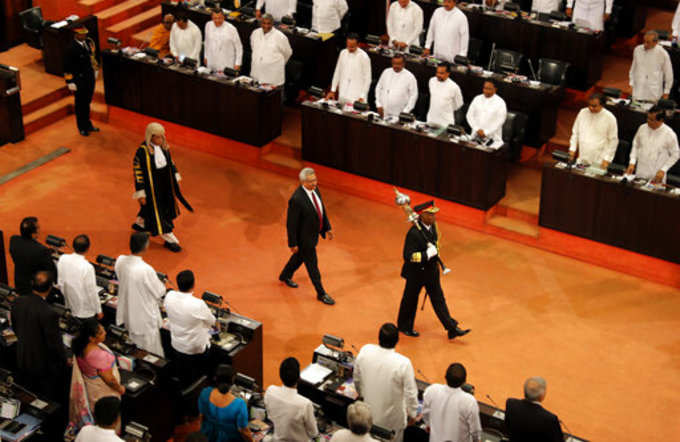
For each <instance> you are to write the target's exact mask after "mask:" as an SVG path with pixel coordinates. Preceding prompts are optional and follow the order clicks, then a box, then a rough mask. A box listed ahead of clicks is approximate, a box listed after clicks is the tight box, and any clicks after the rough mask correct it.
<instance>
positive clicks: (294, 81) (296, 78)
mask: <svg viewBox="0 0 680 442" xmlns="http://www.w3.org/2000/svg"><path fill="white" fill-rule="evenodd" d="M304 70H305V65H304V63H303V62H301V61H300V60H295V59H293V58H291V59H290V60H288V63H286V82H285V83H284V85H283V93H284V100H285V102H286V103H288V104H291V103H294V102H295V99H296V98H297V96H298V93H299V92H300V90H302V89H304V85H303V84H302V75H303V73H304Z"/></svg>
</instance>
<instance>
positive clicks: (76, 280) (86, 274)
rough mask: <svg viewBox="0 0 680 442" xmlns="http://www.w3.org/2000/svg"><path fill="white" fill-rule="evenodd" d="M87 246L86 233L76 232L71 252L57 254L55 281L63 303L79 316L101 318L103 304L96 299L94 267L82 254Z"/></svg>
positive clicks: (80, 317)
mask: <svg viewBox="0 0 680 442" xmlns="http://www.w3.org/2000/svg"><path fill="white" fill-rule="evenodd" d="M89 249H90V239H89V238H88V237H87V235H78V236H76V237H75V239H74V240H73V253H68V254H67V253H64V254H63V255H61V256H60V257H59V261H58V262H57V269H58V270H59V278H58V279H57V285H58V286H59V290H61V292H62V293H63V294H64V299H65V300H66V307H68V308H69V309H70V310H71V314H72V315H73V316H75V317H76V318H79V319H89V318H94V317H95V316H96V317H97V319H102V318H103V317H104V314H103V313H102V304H101V301H100V300H99V290H100V289H99V287H97V277H96V276H95V273H94V267H93V266H92V264H90V263H89V262H88V261H87V258H85V253H87V251H88V250H89Z"/></svg>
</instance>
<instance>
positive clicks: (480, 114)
mask: <svg viewBox="0 0 680 442" xmlns="http://www.w3.org/2000/svg"><path fill="white" fill-rule="evenodd" d="M507 116H508V108H507V107H506V106H505V101H504V100H503V99H502V98H501V97H499V96H498V94H493V95H492V96H491V97H489V98H487V97H486V96H485V95H484V94H479V95H477V96H476V97H475V98H474V100H472V103H470V108H469V109H468V111H467V115H466V116H465V117H466V118H467V122H468V124H469V125H470V127H471V128H472V134H473V135H474V134H476V133H477V131H478V130H479V129H481V130H483V131H484V135H486V136H487V137H488V138H492V139H493V140H494V141H495V142H502V141H503V124H505V118H506V117H507Z"/></svg>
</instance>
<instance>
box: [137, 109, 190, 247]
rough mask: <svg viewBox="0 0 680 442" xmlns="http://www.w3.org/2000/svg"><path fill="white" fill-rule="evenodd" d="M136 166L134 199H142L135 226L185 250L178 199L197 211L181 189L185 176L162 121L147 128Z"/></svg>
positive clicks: (138, 229)
mask: <svg viewBox="0 0 680 442" xmlns="http://www.w3.org/2000/svg"><path fill="white" fill-rule="evenodd" d="M133 169H134V176H135V193H134V194H133V195H132V198H133V199H136V200H137V202H139V206H140V208H139V212H138V213H137V219H136V220H135V223H134V224H132V228H133V229H134V230H137V231H139V232H145V231H146V232H149V233H150V234H151V236H156V235H160V236H161V238H163V240H164V241H165V243H164V247H165V248H167V249H169V250H171V251H173V252H179V251H181V250H182V247H180V245H179V240H178V239H177V237H176V236H175V234H174V233H173V229H174V228H175V224H174V222H173V221H174V220H175V218H177V217H178V216H179V205H178V204H177V200H179V201H180V202H181V203H182V205H183V206H184V207H186V208H187V209H188V210H189V211H190V212H193V211H194V210H193V209H192V208H191V206H190V205H189V203H188V202H187V201H186V200H185V199H184V197H183V196H182V193H181V192H180V189H179V181H180V180H181V179H182V177H181V176H180V174H179V173H178V172H177V166H175V163H174V162H173V161H172V157H171V156H170V147H169V146H168V143H167V141H166V138H165V128H164V127H163V126H161V125H160V124H158V123H150V124H149V125H148V126H147V127H146V136H145V139H144V142H143V143H142V145H141V146H139V148H138V149H137V152H136V153H135V159H134V162H133Z"/></svg>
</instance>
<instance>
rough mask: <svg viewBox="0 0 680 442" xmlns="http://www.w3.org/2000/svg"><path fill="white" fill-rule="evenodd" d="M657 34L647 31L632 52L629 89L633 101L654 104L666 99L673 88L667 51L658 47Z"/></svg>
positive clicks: (671, 66)
mask: <svg viewBox="0 0 680 442" xmlns="http://www.w3.org/2000/svg"><path fill="white" fill-rule="evenodd" d="M658 43H659V34H657V33H656V32H654V31H649V32H647V33H646V34H645V37H644V41H643V43H642V44H641V45H638V46H637V47H636V48H635V50H634V51H633V64H632V65H631V66H630V87H632V88H633V99H634V100H641V101H652V102H656V101H658V100H659V99H660V98H668V95H669V94H670V93H671V87H672V86H673V65H672V64H671V57H670V55H668V51H667V50H665V49H664V48H662V47H661V46H659V44H658Z"/></svg>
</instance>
